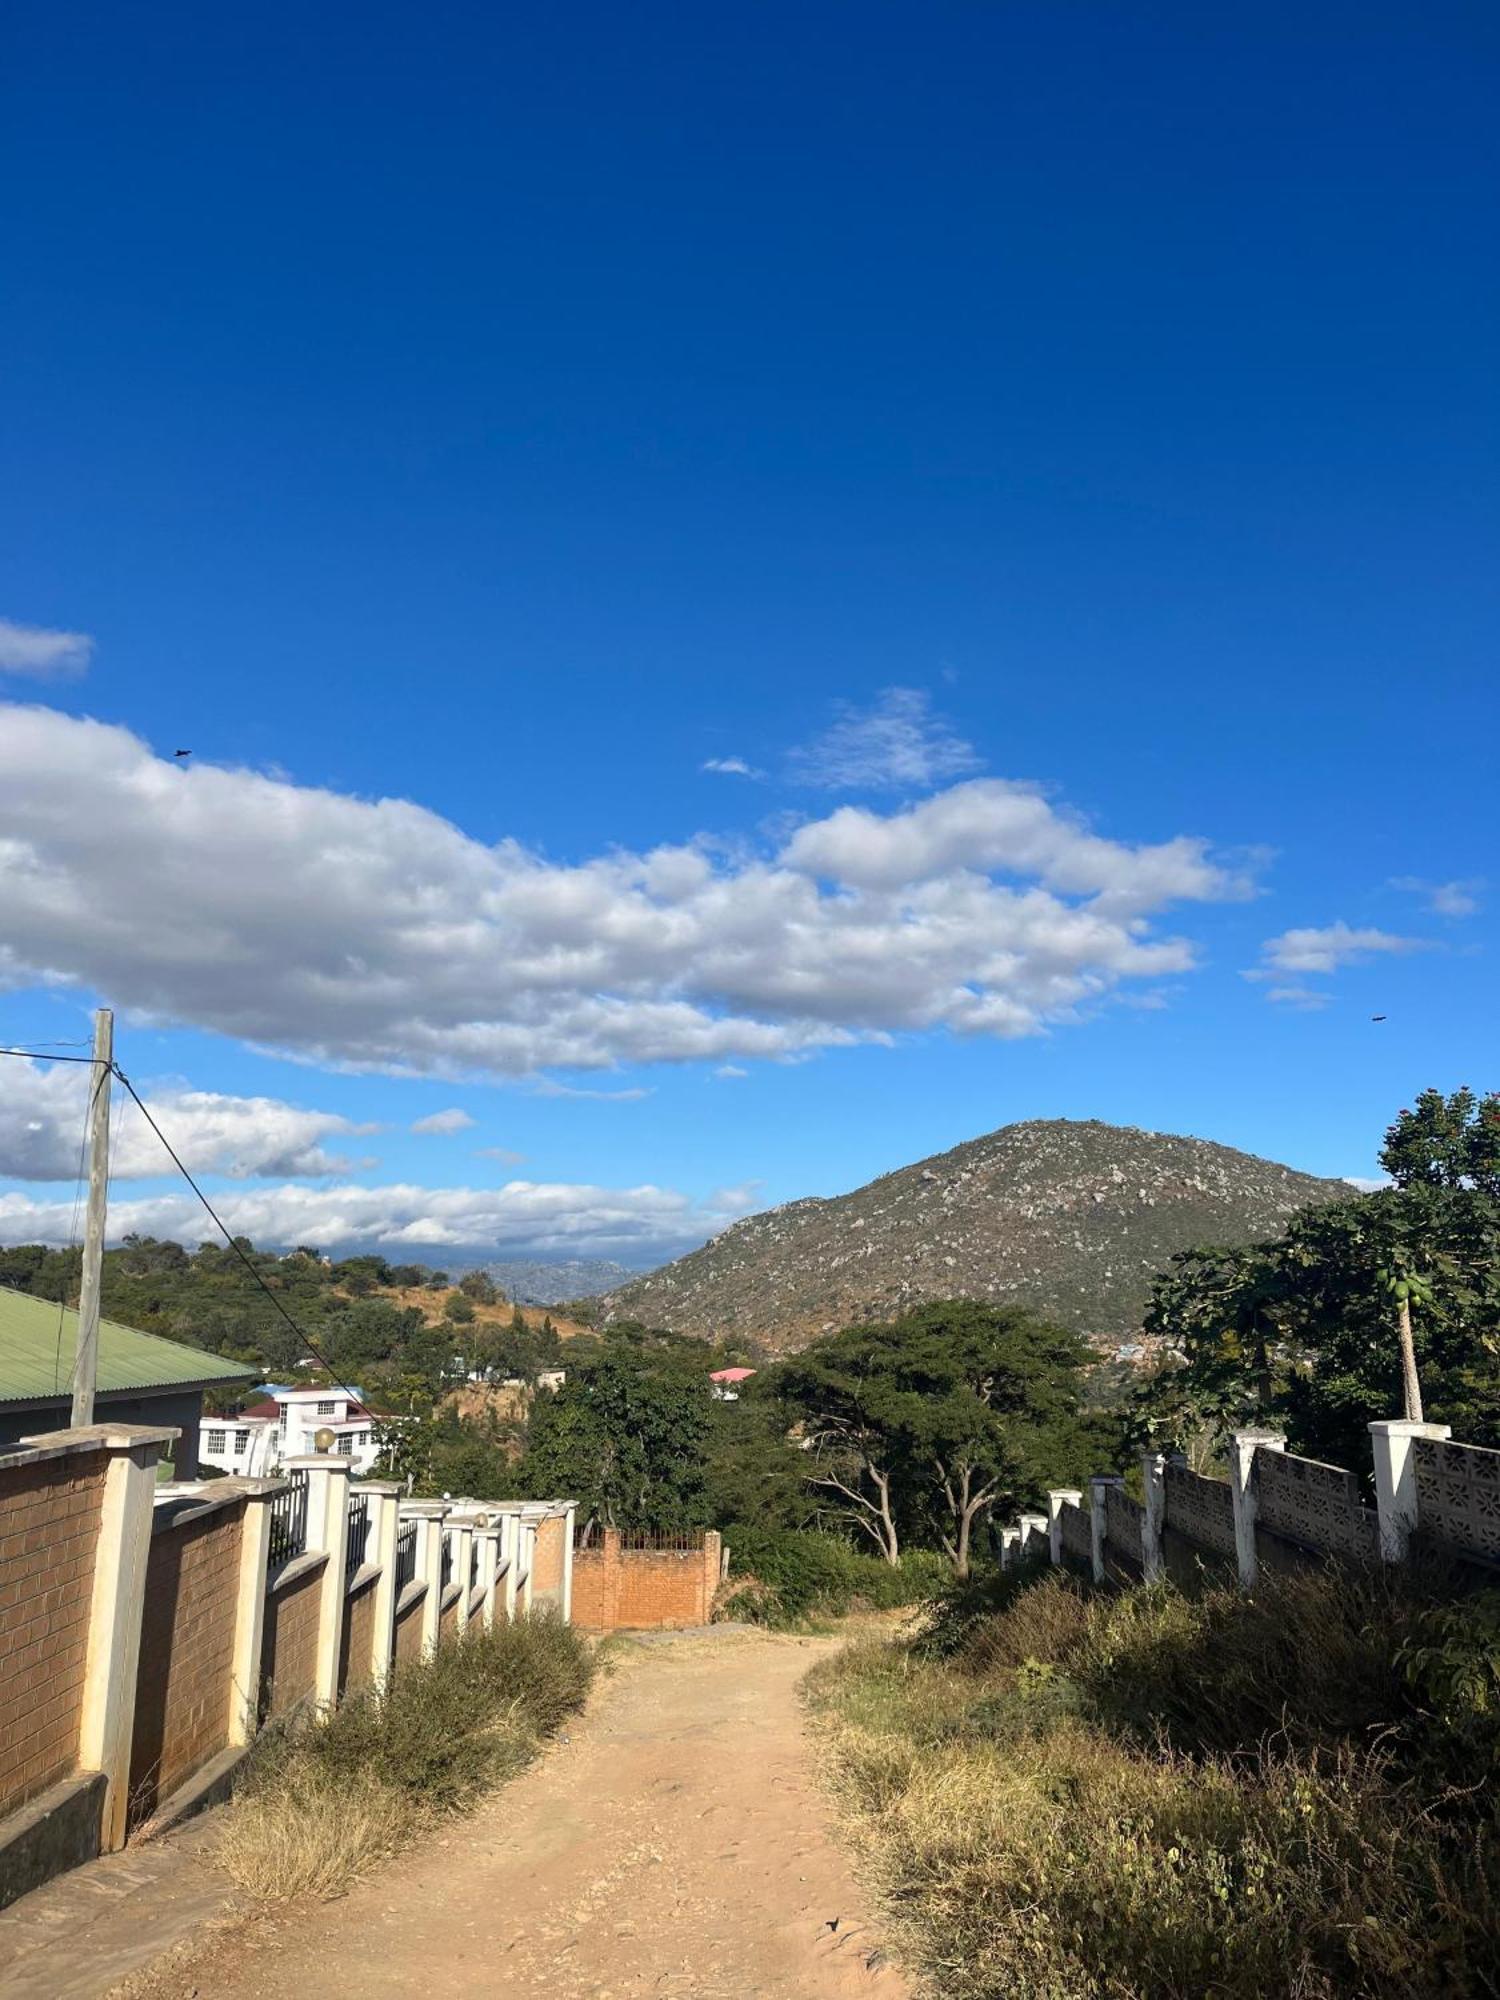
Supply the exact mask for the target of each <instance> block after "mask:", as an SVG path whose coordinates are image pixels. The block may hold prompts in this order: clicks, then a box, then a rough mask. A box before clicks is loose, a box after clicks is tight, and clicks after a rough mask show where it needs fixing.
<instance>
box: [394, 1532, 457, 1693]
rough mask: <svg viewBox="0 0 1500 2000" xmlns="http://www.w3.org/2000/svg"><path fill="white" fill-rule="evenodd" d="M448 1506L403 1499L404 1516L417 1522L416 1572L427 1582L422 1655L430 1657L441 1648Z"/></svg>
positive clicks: (423, 1605) (423, 1614) (424, 1600)
mask: <svg viewBox="0 0 1500 2000" xmlns="http://www.w3.org/2000/svg"><path fill="white" fill-rule="evenodd" d="M447 1512H448V1508H447V1505H446V1504H445V1502H443V1501H441V1500H403V1501H402V1503H401V1518H402V1520H403V1521H415V1522H416V1524H417V1567H416V1574H417V1575H418V1576H419V1577H421V1579H422V1581H423V1583H424V1584H426V1586H427V1591H426V1595H425V1596H424V1597H423V1599H422V1658H423V1659H424V1660H430V1659H431V1658H432V1656H433V1654H434V1653H435V1652H436V1651H437V1648H438V1625H439V1623H440V1621H441V1619H442V1616H443V1517H444V1516H445V1515H446V1514H447Z"/></svg>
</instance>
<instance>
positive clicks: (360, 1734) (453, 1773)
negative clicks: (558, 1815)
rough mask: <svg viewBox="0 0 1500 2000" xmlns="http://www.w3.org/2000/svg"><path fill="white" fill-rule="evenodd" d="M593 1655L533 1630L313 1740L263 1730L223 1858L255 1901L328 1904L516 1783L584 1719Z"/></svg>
mask: <svg viewBox="0 0 1500 2000" xmlns="http://www.w3.org/2000/svg"><path fill="white" fill-rule="evenodd" d="M593 1671H594V1667H593V1656H592V1654H591V1653H590V1651H589V1648H588V1646H587V1645H586V1644H585V1642H584V1641H583V1640H582V1639H580V1638H579V1636H578V1634H577V1633H576V1632H574V1631H573V1630H572V1628H571V1627H569V1626H567V1625H564V1624H563V1623H562V1622H561V1621H560V1620H558V1619H555V1618H533V1619H528V1620H525V1621H523V1622H520V1623H517V1624H514V1625H499V1626H496V1627H495V1628H494V1630H492V1631H488V1632H479V1631H474V1632H470V1633H467V1634H466V1635H465V1636H464V1637H463V1638H462V1639H460V1640H458V1641H457V1642H456V1643H454V1644H450V1645H446V1646H442V1647H440V1648H439V1649H438V1651H437V1653H436V1654H435V1655H434V1657H433V1658H432V1659H430V1660H422V1661H420V1662H413V1663H410V1664H406V1665H401V1666H398V1667H397V1668H396V1670H395V1671H394V1672H393V1673H392V1676H391V1683H390V1687H389V1690H388V1691H387V1693H386V1694H385V1696H384V1697H380V1696H377V1695H376V1694H375V1693H374V1691H373V1690H364V1691H361V1692H360V1693H357V1694H355V1695H352V1696H351V1697H350V1698H349V1699H348V1700H347V1701H346V1702H345V1703H344V1705H343V1706H342V1707H341V1708H339V1709H337V1710H336V1711H335V1712H334V1713H333V1714H332V1715H330V1716H329V1717H327V1718H326V1719H325V1720H322V1721H319V1722H317V1723H315V1724H313V1725H312V1726H311V1727H310V1728H302V1729H290V1730H279V1731H278V1730H272V1731H270V1732H268V1733H267V1735H266V1736H265V1737H263V1738H262V1740H261V1743H260V1744H259V1745H258V1746H257V1749H256V1752H255V1755H254V1757H253V1758H252V1760H251V1766H250V1773H249V1777H248V1779H247V1780H246V1782H245V1784H244V1785H243V1786H242V1787H241V1788H240V1790H239V1791H238V1792H237V1794H236V1797H235V1799H234V1803H233V1805H232V1806H231V1808H230V1811H229V1814H228V1816H227V1819H226V1824H225V1831H224V1835H223V1839H222V1842H221V1848H220V1858H221V1859H222V1861H223V1863H224V1865H225V1867H226V1868H227V1869H228V1870H229V1872H230V1874H231V1875H232V1876H234V1878H235V1880H236V1881H238V1882H239V1883H240V1884H241V1885H242V1886H243V1887H245V1888H247V1889H249V1890H251V1891H252V1893H254V1894H256V1895H259V1896H262V1897H266V1898H268V1899H273V1900H278V1901H280V1900H286V1899H288V1898H291V1897H294V1896H299V1895H307V1894H314V1895H322V1896H331V1895H337V1894H339V1893H341V1892H342V1891H343V1890H344V1889H346V1888H347V1887H348V1885H349V1882H350V1880H351V1879H352V1878H353V1876H355V1875H356V1874H358V1873H359V1872H360V1870H361V1869H362V1868H364V1867H366V1866H368V1865H369V1863H370V1862H372V1861H374V1860H377V1859H379V1858H381V1857H382V1856H383V1855H386V1854H390V1853H393V1852H394V1851H395V1850H396V1849H397V1848H399V1847H401V1846H404V1845H405V1844H406V1843H407V1842H408V1841H409V1840H410V1839H412V1838H413V1837H414V1836H415V1835H416V1834H417V1833H419V1832H420V1831H421V1829H422V1828H423V1826H425V1825H426V1824H428V1823H430V1822H431V1820H432V1819H434V1818H435V1817H438V1816H440V1815H443V1814H448V1813H454V1812H458V1811H461V1810H462V1809H463V1808H464V1807H465V1806H467V1805H469V1804H471V1803H472V1802H473V1801H474V1799H475V1798H476V1797H477V1796H478V1795H479V1794H480V1793H481V1792H482V1791H484V1790H485V1789H487V1788H488V1787H490V1786H492V1785H495V1784H498V1783H500V1782H501V1781H502V1780H503V1779H505V1778H508V1777H511V1776H513V1775H514V1773H515V1772H517V1771H519V1770H520V1769H521V1768H522V1767H523V1766H524V1765H525V1764H527V1763H528V1762H529V1761H530V1759H531V1758H532V1757H533V1756H534V1755H535V1753H536V1751H537V1748H538V1747H539V1745H540V1743H541V1742H542V1740H543V1739H544V1738H545V1737H547V1736H549V1735H550V1734H551V1733H552V1732H553V1731H554V1730H555V1729H556V1728H557V1726H558V1724H559V1723H560V1722H561V1721H562V1720H563V1718H564V1717H565V1716H566V1715H568V1714H570V1713H571V1712H572V1711H573V1710H575V1709H577V1708H580V1707H582V1705H583V1702H584V1699H585V1697H586V1696H587V1693H588V1689H589V1684H590V1681H591V1679H592V1677H593Z"/></svg>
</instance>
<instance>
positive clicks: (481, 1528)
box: [474, 1509, 501, 1632]
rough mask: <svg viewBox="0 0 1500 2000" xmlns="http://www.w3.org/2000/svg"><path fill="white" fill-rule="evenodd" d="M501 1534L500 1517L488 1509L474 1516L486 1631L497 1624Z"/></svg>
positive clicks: (482, 1615) (482, 1608)
mask: <svg viewBox="0 0 1500 2000" xmlns="http://www.w3.org/2000/svg"><path fill="white" fill-rule="evenodd" d="M500 1534H501V1523H500V1520H499V1517H498V1516H497V1515H495V1514H493V1513H491V1512H489V1510H488V1509H486V1510H485V1511H484V1512H483V1513H481V1514H477V1515H476V1516H475V1518H474V1539H475V1541H476V1543H477V1544H478V1547H479V1585H480V1589H481V1590H482V1591H483V1592H484V1601H483V1605H482V1607H481V1611H480V1616H481V1618H482V1619H483V1621H484V1629H485V1631H486V1632H488V1631H490V1630H492V1629H493V1627H494V1624H495V1617H496V1610H497V1604H496V1600H497V1599H498V1597H499V1595H500Z"/></svg>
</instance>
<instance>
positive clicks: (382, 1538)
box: [359, 1479, 402, 1694]
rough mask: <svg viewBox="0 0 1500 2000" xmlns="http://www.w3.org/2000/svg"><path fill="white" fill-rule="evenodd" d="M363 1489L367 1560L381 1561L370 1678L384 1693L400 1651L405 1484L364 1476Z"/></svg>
mask: <svg viewBox="0 0 1500 2000" xmlns="http://www.w3.org/2000/svg"><path fill="white" fill-rule="evenodd" d="M359 1490H360V1492H361V1493H366V1494H368V1495H369V1499H370V1536H369V1540H368V1541H367V1542H366V1543H365V1561H366V1562H370V1563H379V1565H380V1574H379V1576H378V1577H376V1579H375V1581H374V1583H372V1584H371V1585H370V1589H371V1591H372V1593H373V1595H374V1600H375V1637H374V1640H373V1642H372V1644H371V1647H370V1681H371V1684H372V1685H373V1687H374V1689H375V1692H376V1693H377V1694H384V1693H385V1688H386V1683H387V1681H388V1680H389V1679H390V1677H391V1661H392V1660H393V1659H394V1657H395V1653H396V1596H397V1591H396V1537H397V1535H399V1534H400V1532H401V1494H402V1487H401V1485H400V1482H399V1481H397V1480H393V1479H371V1480H363V1479H362V1480H361V1481H360V1486H359Z"/></svg>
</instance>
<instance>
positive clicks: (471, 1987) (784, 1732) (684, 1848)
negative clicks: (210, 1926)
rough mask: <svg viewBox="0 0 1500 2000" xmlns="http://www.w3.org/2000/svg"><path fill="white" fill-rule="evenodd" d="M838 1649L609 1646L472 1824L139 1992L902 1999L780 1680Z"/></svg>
mask: <svg viewBox="0 0 1500 2000" xmlns="http://www.w3.org/2000/svg"><path fill="white" fill-rule="evenodd" d="M837 1643H838V1642H837V1641H830V1640H807V1639H791V1638H783V1637H772V1636H769V1635H766V1634H762V1633H755V1632H745V1631H735V1630H725V1629H720V1630H717V1631H714V1632H712V1633H709V1634H704V1635H701V1636H700V1635H681V1636H674V1637H672V1638H670V1639H667V1640H662V1641H656V1642H654V1643H650V1644H634V1645H629V1646H626V1647H625V1648H623V1649H622V1651H621V1653H620V1654H619V1655H618V1663H617V1665H616V1668H615V1671H614V1672H613V1673H612V1674H611V1675H610V1677H609V1678H608V1679H606V1680H605V1681H604V1682H603V1684H602V1686H601V1687H600V1688H599V1689H598V1691H597V1692H596V1694H595V1697H594V1699H593V1701H592V1703H591V1706H590V1711H589V1714H588V1715H587V1717H585V1718H584V1720H583V1721H582V1722H580V1723H579V1724H577V1725H576V1726H575V1727H574V1728H573V1730H572V1731H571V1733H570V1736H569V1739H568V1740H567V1741H565V1742H559V1743H558V1744H557V1745H555V1746H554V1747H553V1748H552V1749H551V1750H550V1751H549V1753H548V1754H547V1756H546V1757H545V1758H543V1759H542V1761H541V1762H540V1763H539V1764H537V1765H535V1766H533V1768H532V1769H531V1770H530V1771H529V1772H527V1773H526V1774H525V1775H524V1776H523V1777H522V1778H520V1779H519V1780H518V1781H517V1782H516V1783H515V1784H513V1785H511V1786H509V1787H508V1788H507V1789H506V1790H505V1791H503V1792H502V1793H500V1794H498V1795H497V1796H496V1798H494V1799H493V1800H492V1801H490V1802H489V1803H488V1804H487V1805H485V1806H484V1807H483V1808H481V1810H480V1811H479V1813H477V1814H476V1815H475V1816H474V1817H473V1818H472V1819H469V1820H465V1821H463V1822H462V1823H461V1824H459V1825H457V1826H455V1827H454V1828H453V1829H452V1830H451V1831H450V1832H449V1833H447V1834H445V1835H443V1836H440V1837H439V1838H438V1839H437V1840H435V1841H432V1842H430V1843H428V1844H426V1845H424V1846H423V1847H422V1848H421V1849H420V1850H418V1851H417V1852H415V1853H414V1854H412V1855H409V1856H407V1857H405V1858H404V1859H402V1860H400V1861H398V1862H395V1863H394V1864H392V1865H391V1866H389V1867H387V1868H385V1869H383V1870H381V1871H380V1872H379V1873H378V1874H377V1875H376V1876H374V1877H372V1878H371V1879H370V1880H369V1881H368V1882H366V1883H364V1884H363V1885H361V1886H360V1887H359V1888H357V1889H356V1890H355V1891H354V1892H353V1893H352V1894H351V1895H350V1896H348V1897H346V1898H344V1899H343V1900H342V1901H340V1902H338V1903H334V1904H331V1905H326V1906H323V1907H321V1908H316V1909H312V1910H307V1911H293V1912H290V1913H288V1914H287V1915H286V1916H284V1917H281V1918H278V1919H275V1920H273V1921H269V1922H268V1921H266V1920H265V1919H261V1920H258V1921H257V1922H256V1923H255V1924H254V1925H253V1926H252V1925H235V1926H233V1927H231V1928H230V1929H228V1930H226V1931H223V1932H221V1933H219V1934H217V1935H211V1936H210V1937H209V1938H207V1939H205V1940H204V1941H203V1942H202V1943H201V1944H197V1945H195V1947H194V1949H193V1950H192V1953H191V1956H190V1957H188V1958H186V1959H184V1960H182V1961H181V1962H179V1963H178V1964H176V1965H175V1966H172V1967H170V1968H169V1967H166V1966H162V1967H158V1968H157V1969H155V1970H154V1971H152V1972H151V1973H148V1974H145V1975H143V1976H141V1977H139V1978H137V1979H135V1980H132V1981H131V1982H130V1985H129V1989H128V1991H129V1993H130V1995H131V1996H132V2000H134V1996H140V2000H189V1996H191V1995H193V1994H195V1993H196V1994H199V1995H204V1994H209V1995H212V1996H213V2000H306V1996H307V1995H308V1994H309V1993H313V1992H319V1991H326V1990H328V1989H329V1987H330V1982H331V1983H332V1985H333V1986H335V1987H337V1986H340V1985H342V1984H343V1983H344V1981H345V1980H346V1979H347V1980H348V1982H349V1983H350V1985H351V1986H357V1988H358V1991H359V1992H360V1994H361V1996H362V2000H396V1996H401V2000H413V1996H420V2000H437V1996H444V2000H447V1996H457V2000H462V1996H466V1995H476V1996H477V1995H484V1996H487V2000H488V1996H497V1997H498V2000H531V1996H536V2000H542V1996H546V2000H585V1996H587V2000H635V1996H647V1995H649V1996H652V2000H684V1996H691V2000H751V1996H765V2000H845V1996H854V1995H859V1996H870V2000H906V1995H907V1994H908V1991H909V1989H908V1987H907V1985H906V1983H905V1981H904V1980H903V1979H902V1978H901V1976H900V1974H899V1973H898V1972H897V1970H896V1969H895V1968H894V1967H893V1966H890V1965H888V1964H886V1963H884V1961H883V1958H882V1955H881V1953H880V1951H879V1949H878V1940H877V1938H876V1937H875V1935H874V1934H873V1933H872V1932H871V1931H870V1930H869V1929H868V1928H867V1927H866V1926H865V1924H864V1923H863V1921H862V1920H861V1919H860V1917H859V1915H858V1907H859V1898H858V1894H857V1892H856V1889H855V1886H854V1883H853V1880H852V1878H851V1875H850V1872H849V1866H848V1862H847V1860H846V1858H845V1857H844V1855H843V1854H842V1853H841V1852H840V1850H839V1849H838V1848H837V1847H835V1846H834V1844H833V1842H832V1839H831V1838H830V1836H829V1834H828V1832H827V1830H826V1824H825V1816H824V1807H823V1802H822V1800H821V1798H820V1796H819V1791H818V1786H817V1782H816V1780H815V1778H814V1777H813V1775H812V1772H811V1770H810V1768H809V1751H808V1745H807V1741H806V1735H805V1730H804V1724H803V1718H802V1713H801V1705H800V1701H799V1698H798V1695H797V1683H798V1682H799V1681H800V1679H801V1678H802V1676H803V1674H804V1673H805V1672H806V1671H807V1669H808V1667H809V1666H810V1665H811V1664H812V1663H813V1661H814V1660H815V1659H816V1658H818V1657H819V1656H820V1655H821V1654H823V1653H825V1652H827V1651H829V1650H830V1649H831V1648H832V1647H833V1646H834V1645H836V1644H837Z"/></svg>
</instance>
